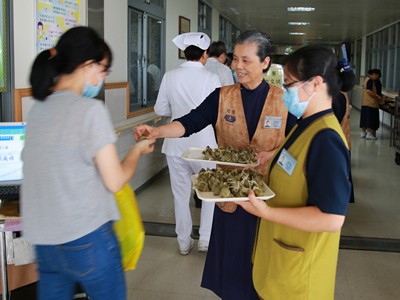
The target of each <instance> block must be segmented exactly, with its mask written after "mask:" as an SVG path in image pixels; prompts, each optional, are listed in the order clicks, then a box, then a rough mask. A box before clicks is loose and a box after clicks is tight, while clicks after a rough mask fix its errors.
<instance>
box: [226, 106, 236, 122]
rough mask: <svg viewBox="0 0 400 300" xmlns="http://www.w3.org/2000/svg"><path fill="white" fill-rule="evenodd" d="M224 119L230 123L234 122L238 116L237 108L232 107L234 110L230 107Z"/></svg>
mask: <svg viewBox="0 0 400 300" xmlns="http://www.w3.org/2000/svg"><path fill="white" fill-rule="evenodd" d="M224 119H225V120H226V121H227V122H229V123H234V122H236V117H235V110H234V109H232V111H231V110H230V109H228V110H227V112H226V114H225V116H224Z"/></svg>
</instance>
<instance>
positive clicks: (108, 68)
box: [96, 62, 111, 75]
mask: <svg viewBox="0 0 400 300" xmlns="http://www.w3.org/2000/svg"><path fill="white" fill-rule="evenodd" d="M96 63H97V65H98V66H102V67H103V71H101V72H105V73H106V75H109V74H110V73H111V69H110V66H109V65H107V64H103V63H101V62H96Z"/></svg>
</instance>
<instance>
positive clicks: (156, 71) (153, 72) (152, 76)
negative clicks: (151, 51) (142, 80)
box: [147, 60, 161, 100]
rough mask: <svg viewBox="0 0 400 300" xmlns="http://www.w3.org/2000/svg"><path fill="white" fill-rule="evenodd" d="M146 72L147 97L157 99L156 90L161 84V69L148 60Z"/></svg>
mask: <svg viewBox="0 0 400 300" xmlns="http://www.w3.org/2000/svg"><path fill="white" fill-rule="evenodd" d="M147 74H148V75H147V78H148V79H147V81H148V83H149V86H148V89H149V94H148V97H149V99H151V100H155V99H157V95H158V90H159V89H160V85H161V69H160V67H159V66H158V65H157V64H156V63H155V62H153V61H151V60H149V65H148V66H147Z"/></svg>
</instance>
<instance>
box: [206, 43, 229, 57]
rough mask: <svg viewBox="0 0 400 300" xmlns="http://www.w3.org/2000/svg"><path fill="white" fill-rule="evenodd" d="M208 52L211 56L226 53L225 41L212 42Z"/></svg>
mask: <svg viewBox="0 0 400 300" xmlns="http://www.w3.org/2000/svg"><path fill="white" fill-rule="evenodd" d="M207 53H208V55H209V56H211V57H219V56H220V55H221V54H224V53H225V54H226V46H225V43H224V42H222V41H218V42H212V43H211V45H210V48H208V51H207Z"/></svg>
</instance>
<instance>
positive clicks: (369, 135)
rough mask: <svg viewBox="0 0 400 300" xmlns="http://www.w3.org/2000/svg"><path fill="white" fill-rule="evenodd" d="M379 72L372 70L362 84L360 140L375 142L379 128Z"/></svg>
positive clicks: (380, 87) (380, 88) (380, 91)
mask: <svg viewBox="0 0 400 300" xmlns="http://www.w3.org/2000/svg"><path fill="white" fill-rule="evenodd" d="M380 77H381V71H380V70H379V69H372V70H369V71H368V77H367V78H365V80H364V84H363V95H362V106H361V115H360V128H361V130H362V132H361V135H360V136H361V138H365V139H366V140H376V131H377V130H378V128H379V102H380V101H382V97H383V96H382V83H381V81H380V80H379V78H380Z"/></svg>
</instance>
